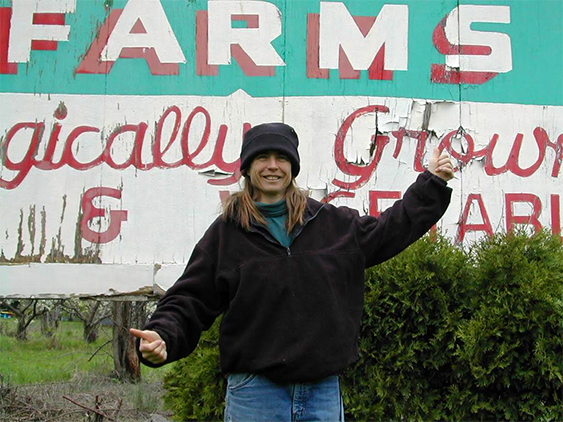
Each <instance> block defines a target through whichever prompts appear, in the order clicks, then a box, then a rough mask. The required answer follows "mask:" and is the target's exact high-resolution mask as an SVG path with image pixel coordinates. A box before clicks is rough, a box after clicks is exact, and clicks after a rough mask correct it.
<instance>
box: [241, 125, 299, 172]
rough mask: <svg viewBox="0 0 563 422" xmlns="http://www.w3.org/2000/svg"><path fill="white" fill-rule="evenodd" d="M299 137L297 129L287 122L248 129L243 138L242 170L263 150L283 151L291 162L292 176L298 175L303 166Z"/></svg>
mask: <svg viewBox="0 0 563 422" xmlns="http://www.w3.org/2000/svg"><path fill="white" fill-rule="evenodd" d="M298 146H299V139H298V138H297V133H295V130H294V129H293V128H292V127H291V126H289V125H286V124H285V123H263V124H261V125H257V126H254V127H252V128H251V129H250V130H248V131H247V132H246V133H245V134H244V137H243V139H242V148H241V150H240V160H241V163H240V171H241V172H242V173H243V174H244V171H245V170H247V169H248V168H249V167H250V164H251V163H252V160H253V159H254V157H256V156H257V155H258V154H260V153H261V152H265V151H270V150H274V151H279V152H283V153H284V154H285V155H287V158H289V161H290V162H291V176H292V177H296V176H297V175H298V174H299V170H300V168H301V166H300V164H299V153H298V152H297V147H298Z"/></svg>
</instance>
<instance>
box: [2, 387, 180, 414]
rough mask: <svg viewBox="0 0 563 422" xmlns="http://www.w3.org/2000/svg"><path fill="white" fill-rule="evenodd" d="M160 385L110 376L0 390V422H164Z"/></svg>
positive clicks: (164, 411) (164, 412) (165, 412)
mask: <svg viewBox="0 0 563 422" xmlns="http://www.w3.org/2000/svg"><path fill="white" fill-rule="evenodd" d="M163 393H164V390H163V388H162V385H161V384H160V383H159V382H157V383H155V382H151V383H149V382H143V381H142V382H139V383H136V384H126V383H121V382H118V381H116V380H115V379H112V378H110V377H105V378H104V377H96V378H81V379H75V380H72V381H69V382H63V383H52V384H33V385H25V386H17V387H12V386H6V385H3V386H1V387H0V421H6V422H8V421H9V422H23V421H26V422H28V421H42V422H49V421H57V422H67V421H68V422H71V421H72V422H77V421H95V422H102V421H103V422H106V421H120V422H122V421H123V422H129V421H131V422H132V421H142V422H143V421H144V422H147V421H151V422H167V421H170V420H171V419H170V418H171V413H170V412H167V411H166V410H165V409H164V407H163V400H162V394H163Z"/></svg>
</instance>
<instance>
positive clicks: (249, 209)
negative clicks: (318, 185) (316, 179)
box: [223, 176, 307, 234]
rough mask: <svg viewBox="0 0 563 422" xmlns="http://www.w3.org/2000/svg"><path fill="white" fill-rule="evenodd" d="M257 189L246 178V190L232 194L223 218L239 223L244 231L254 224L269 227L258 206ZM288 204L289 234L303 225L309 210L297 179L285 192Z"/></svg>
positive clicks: (228, 199) (246, 177)
mask: <svg viewBox="0 0 563 422" xmlns="http://www.w3.org/2000/svg"><path fill="white" fill-rule="evenodd" d="M255 197H256V189H255V188H254V186H253V185H252V183H251V182H250V179H249V177H248V176H245V180H244V188H243V190H242V191H240V192H236V193H233V194H231V195H230V196H229V197H228V198H227V199H226V200H225V202H224V204H223V218H224V219H225V220H229V219H232V220H234V221H236V222H238V223H239V224H240V225H241V226H242V227H243V228H244V229H246V230H250V226H251V224H252V222H257V223H260V224H263V225H265V226H266V225H267V223H266V220H265V219H264V217H263V216H262V213H261V212H260V211H259V210H258V207H257V206H256V203H255V200H256V198H255ZM284 197H285V203H286V204H287V223H286V224H287V233H288V234H289V233H291V232H292V231H293V229H294V228H295V226H297V225H299V224H303V216H304V215H305V209H306V208H307V194H306V193H305V192H304V191H303V190H301V189H299V188H298V187H297V183H295V179H292V180H291V183H290V184H289V186H288V187H287V188H286V190H285V195H284Z"/></svg>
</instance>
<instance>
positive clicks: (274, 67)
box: [0, 0, 563, 297]
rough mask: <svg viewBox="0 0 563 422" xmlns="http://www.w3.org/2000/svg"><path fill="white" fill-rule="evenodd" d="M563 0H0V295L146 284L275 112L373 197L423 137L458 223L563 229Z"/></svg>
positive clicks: (168, 275) (163, 284)
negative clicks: (446, 177) (436, 157)
mask: <svg viewBox="0 0 563 422" xmlns="http://www.w3.org/2000/svg"><path fill="white" fill-rule="evenodd" d="M562 22H563V3H561V2H559V1H550V0H538V1H534V2H532V1H519V2H512V1H507V0H497V1H493V0H479V1H477V0H475V1H468V2H462V4H459V2H458V1H457V0H455V1H454V0H445V1H420V0H404V1H393V2H386V1H372V0H369V1H368V0H365V1H319V0H300V1H292V0H277V1H248V0H247V1H239V0H229V1H224V0H209V1H204V0H197V1H194V0H128V1H126V0H123V1H118V0H115V1H110V0H105V1H102V0H0V104H1V111H0V137H1V150H0V151H1V152H0V153H1V156H0V158H1V167H0V201H1V207H0V297H68V296H73V295H80V296H96V295H126V294H138V293H143V294H144V293H150V292H153V291H157V292H158V291H162V290H165V289H166V288H167V287H168V286H170V285H171V284H172V283H173V282H174V281H175V279H176V278H177V276H178V275H179V274H180V272H181V271H182V269H183V267H184V265H185V263H186V262H187V260H188V258H189V256H190V253H191V250H192V248H193V246H194V244H195V242H197V240H198V239H199V238H200V237H201V235H202V234H203V233H204V231H205V230H206V228H207V227H208V225H209V224H210V223H211V222H212V221H213V220H214V219H215V218H217V216H218V215H219V214H220V201H221V199H222V198H224V197H225V196H226V195H228V193H229V192H231V191H234V190H237V189H239V181H240V179H241V175H240V172H239V171H238V168H239V162H238V154H239V150H240V146H241V140H242V135H243V133H244V132H245V131H246V130H248V129H249V128H250V127H251V126H253V125H255V124H258V123H262V122H266V121H284V122H286V123H288V124H290V125H292V126H293V127H294V128H295V129H296V131H297V133H298V134H299V137H300V142H301V144H300V154H301V159H302V165H301V168H302V170H301V173H300V175H299V177H298V179H297V180H298V182H299V184H300V185H301V186H302V187H303V188H305V189H308V190H309V191H310V193H311V195H312V196H313V197H315V198H317V199H322V200H324V201H327V202H332V203H334V204H336V205H347V206H351V207H354V208H357V209H359V210H360V211H361V212H365V213H371V214H373V215H377V214H378V213H379V212H380V211H381V210H383V209H384V208H386V207H387V206H389V205H390V204H391V203H392V202H393V201H394V200H396V199H398V198H401V196H402V193H403V192H404V191H405V189H406V188H407V187H408V186H409V185H410V183H412V181H414V179H415V178H416V175H417V174H418V173H419V172H422V171H423V170H424V166H425V163H426V160H427V158H428V155H429V154H428V153H429V151H431V150H432V149H433V148H434V147H436V146H439V147H440V148H442V149H446V150H447V151H449V152H450V154H451V155H452V156H453V157H454V159H455V162H456V165H457V177H456V179H454V180H453V181H451V182H450V185H451V186H452V187H453V188H454V196H453V202H452V205H451V207H450V209H449V210H448V212H447V214H446V215H445V216H444V218H443V219H442V221H441V222H440V224H439V226H440V229H441V230H442V231H443V232H445V233H446V234H447V235H448V236H450V237H452V238H454V239H455V241H457V242H471V241H474V240H475V239H478V238H480V237H482V236H484V235H486V234H492V233H494V232H495V231H498V230H509V229H511V228H512V227H514V226H515V225H525V226H527V227H529V228H530V230H539V229H541V228H544V227H548V228H550V229H551V230H552V231H553V232H555V233H560V232H561V218H562V212H561V206H562V204H561V203H562V198H561V197H562V196H563V183H562V175H561V174H562V171H561V166H562V163H563V72H561V69H562V68H563V25H562Z"/></svg>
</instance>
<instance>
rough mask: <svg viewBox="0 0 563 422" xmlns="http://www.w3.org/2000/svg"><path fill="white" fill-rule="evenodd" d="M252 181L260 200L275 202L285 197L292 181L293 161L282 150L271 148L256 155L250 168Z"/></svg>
mask: <svg viewBox="0 0 563 422" xmlns="http://www.w3.org/2000/svg"><path fill="white" fill-rule="evenodd" d="M249 176H250V183H252V186H254V188H255V189H256V192H257V198H255V199H256V200H257V201H258V202H264V203H266V204H273V203H275V202H278V201H280V200H281V199H283V197H284V195H285V190H286V189H287V187H288V186H289V184H290V183H291V161H289V158H288V157H287V156H286V155H284V154H283V153H281V152H278V151H275V150H270V151H266V152H262V153H260V154H258V155H257V156H256V157H254V160H252V164H250V169H249Z"/></svg>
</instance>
